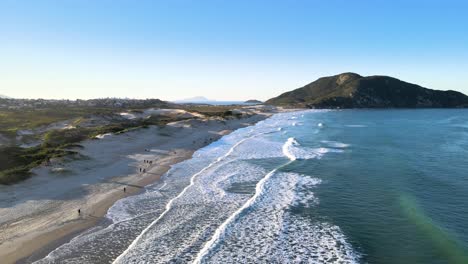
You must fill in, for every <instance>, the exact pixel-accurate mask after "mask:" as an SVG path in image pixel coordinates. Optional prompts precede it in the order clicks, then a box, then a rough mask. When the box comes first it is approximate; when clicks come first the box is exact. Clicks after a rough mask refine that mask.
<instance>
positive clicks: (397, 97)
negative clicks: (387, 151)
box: [266, 73, 468, 108]
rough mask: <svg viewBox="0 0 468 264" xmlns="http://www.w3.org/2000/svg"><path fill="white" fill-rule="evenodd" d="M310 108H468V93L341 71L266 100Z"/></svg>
mask: <svg viewBox="0 0 468 264" xmlns="http://www.w3.org/2000/svg"><path fill="white" fill-rule="evenodd" d="M266 104H272V105H282V106H292V107H308V108H425V107H427V108H429V107H434V108H451V107H468V96H466V95H464V94H462V93H460V92H456V91H440V90H432V89H427V88H424V87H421V86H419V85H416V84H411V83H407V82H404V81H400V80H398V79H396V78H392V77H388V76H368V77H363V76H360V75H359V74H356V73H342V74H339V75H335V76H330V77H323V78H320V79H318V80H316V81H314V82H312V83H310V84H307V85H306V86H304V87H302V88H299V89H296V90H293V91H290V92H286V93H284V94H282V95H280V96H278V97H275V98H272V99H270V100H268V101H266Z"/></svg>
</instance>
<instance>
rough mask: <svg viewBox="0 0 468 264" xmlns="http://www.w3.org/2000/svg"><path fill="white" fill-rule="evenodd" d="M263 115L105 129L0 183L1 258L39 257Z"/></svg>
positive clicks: (25, 260) (11, 260)
mask: <svg viewBox="0 0 468 264" xmlns="http://www.w3.org/2000/svg"><path fill="white" fill-rule="evenodd" d="M270 115H271V111H270V112H267V113H256V114H252V113H251V112H250V115H249V116H246V117H244V118H241V119H236V118H233V119H229V120H222V119H219V118H211V119H190V120H184V121H178V122H174V123H170V124H168V125H167V126H165V127H161V128H160V127H150V128H146V129H138V130H135V131H131V132H127V133H124V134H119V135H106V136H103V137H101V139H98V140H88V141H86V142H83V143H82V146H83V149H79V152H80V153H81V156H78V157H76V159H74V160H68V161H53V162H52V165H50V166H42V167H39V168H37V169H35V170H34V173H35V174H36V175H35V176H33V177H31V178H30V179H28V180H26V181H24V182H22V183H19V184H16V185H13V186H0V259H1V262H2V263H17V262H21V263H29V262H31V261H34V260H37V259H38V258H41V257H44V256H45V255H47V254H48V252H50V251H51V250H53V249H55V248H56V247H58V246H59V245H60V244H62V243H65V242H67V241H68V240H70V239H71V238H72V237H73V236H75V235H77V234H78V233H80V232H81V231H84V230H86V229H88V228H90V227H93V226H94V225H96V223H98V222H99V221H102V220H103V219H104V217H103V216H105V214H106V213H107V210H108V208H109V207H110V206H112V205H113V204H114V203H115V202H116V201H117V200H119V199H121V198H123V197H125V196H129V195H132V194H136V193H139V192H141V191H142V190H143V188H144V186H146V185H148V184H151V183H153V182H155V181H157V180H158V179H159V178H160V177H161V176H162V175H164V173H165V172H166V171H168V170H169V169H170V166H171V165H173V164H176V163H179V162H181V161H183V160H185V159H189V158H191V156H192V154H193V152H194V151H195V150H197V149H199V148H201V147H203V146H206V145H208V144H210V143H211V142H213V141H215V140H217V139H219V138H220V137H221V136H223V135H225V134H228V133H230V132H231V131H233V130H235V129H237V128H241V127H246V126H249V125H253V124H254V123H256V122H258V121H260V120H263V119H265V118H267V117H268V116H270ZM144 160H151V161H153V163H152V164H149V163H147V162H144ZM140 168H143V169H145V170H146V173H143V172H142V173H140V172H139V169H140ZM124 187H125V188H126V192H124V191H123V188H124ZM78 209H80V210H81V214H78Z"/></svg>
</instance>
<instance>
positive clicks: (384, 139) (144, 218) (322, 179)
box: [39, 110, 468, 264]
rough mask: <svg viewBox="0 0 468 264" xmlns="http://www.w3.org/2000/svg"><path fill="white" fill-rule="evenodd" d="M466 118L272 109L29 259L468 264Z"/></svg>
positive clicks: (465, 114) (458, 114)
mask: <svg viewBox="0 0 468 264" xmlns="http://www.w3.org/2000/svg"><path fill="white" fill-rule="evenodd" d="M467 158H468V111H466V110H343V111H320V110H311V111H304V112H293V113H283V114H278V115H275V116H273V117H272V118H269V119H267V120H265V121H263V122H259V123H258V124H257V125H255V126H253V127H248V128H244V129H239V130H237V131H235V132H233V133H232V134H230V135H228V136H225V137H223V138H222V139H220V140H219V141H217V142H214V143H212V144H211V145H209V146H207V147H205V148H203V149H200V150H198V151H197V152H196V153H195V154H194V156H193V158H192V159H190V160H187V161H184V162H182V163H180V164H177V165H175V166H173V167H172V169H171V170H170V171H169V172H168V173H167V174H166V175H164V176H163V177H162V180H161V181H158V182H157V183H155V184H153V185H150V186H147V187H146V188H145V192H143V193H142V194H140V195H136V196H132V197H128V198H125V199H122V200H120V201H119V202H117V203H116V204H115V205H114V206H113V207H112V208H110V209H109V212H108V214H107V221H104V222H103V223H102V224H101V225H99V226H97V227H94V228H92V229H91V230H88V231H87V232H85V233H83V234H81V235H79V236H78V237H76V238H74V239H73V240H72V241H70V242H69V243H67V244H64V245H62V246H61V247H59V248H57V249H56V250H54V251H53V252H51V253H50V254H49V255H48V256H47V257H46V258H44V259H42V260H40V261H39V263H383V264H385V263H434V264H438V263H468V162H467Z"/></svg>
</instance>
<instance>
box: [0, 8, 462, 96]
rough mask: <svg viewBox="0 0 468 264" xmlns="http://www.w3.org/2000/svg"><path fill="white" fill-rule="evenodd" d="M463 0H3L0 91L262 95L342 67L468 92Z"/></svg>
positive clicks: (25, 93)
mask: <svg viewBox="0 0 468 264" xmlns="http://www.w3.org/2000/svg"><path fill="white" fill-rule="evenodd" d="M467 2H468V1H427V0H426V1H409V0H408V1H393V0H392V1H379V0H372V1H371V0H369V1H348V0H342V1H338V0H323V1H313V0H310V1H272V0H270V1H221V0H220V1H205V0H203V1H202V0H201V1H179V0H172V1H169V0H168V1H142V0H139V1H133V0H132V1H131V0H128V1H119V0H112V1H107V0H101V1H100V0H57V1H47V0H41V1H36V0H31V1H21V0H11V1H8V0H0V94H5V95H8V96H13V97H22V98H35V97H42V98H72V99H73V98H97V97H132V98H161V99H166V100H173V99H181V98H187V97H192V96H198V95H202V96H206V97H208V98H212V99H219V100H244V99H251V98H255V99H267V98H269V97H272V96H276V95H278V94H279V93H282V92H284V91H287V90H291V89H293V88H297V87H300V86H302V85H305V84H307V83H309V82H311V81H313V80H315V79H317V78H318V77H321V76H327V75H334V74H338V73H341V72H346V71H352V72H357V73H359V74H361V75H377V74H378V75H390V76H394V77H397V78H399V79H402V80H405V81H409V82H413V83H418V84H420V85H422V86H425V87H429V88H434V89H442V90H447V89H452V90H458V91H462V92H464V93H468V15H467V11H468V3H467Z"/></svg>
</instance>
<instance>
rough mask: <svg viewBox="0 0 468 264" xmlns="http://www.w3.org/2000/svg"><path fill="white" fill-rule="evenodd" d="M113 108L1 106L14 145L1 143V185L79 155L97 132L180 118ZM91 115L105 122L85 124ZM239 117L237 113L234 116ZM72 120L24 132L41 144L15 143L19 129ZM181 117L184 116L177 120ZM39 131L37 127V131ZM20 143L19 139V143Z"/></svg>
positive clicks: (0, 131) (221, 109) (211, 109)
mask: <svg viewBox="0 0 468 264" xmlns="http://www.w3.org/2000/svg"><path fill="white" fill-rule="evenodd" d="M143 106H145V107H144V108H143V107H138V106H137V107H135V108H132V109H124V108H112V107H107V108H106V107H43V108H37V109H31V108H27V109H15V110H10V109H0V136H3V137H6V138H8V139H9V140H10V141H11V144H6V145H3V146H0V184H14V183H17V182H19V181H22V180H24V179H27V178H29V177H30V176H31V175H32V174H31V172H30V171H31V169H33V168H34V167H36V166H38V165H40V164H43V163H45V162H47V161H49V160H51V159H54V158H63V157H66V156H70V155H71V154H76V153H77V152H75V151H73V150H71V149H72V148H76V147H80V145H79V143H80V142H82V141H83V140H87V139H94V138H95V137H96V136H97V135H100V134H106V133H114V134H120V133H125V132H127V131H130V130H133V129H138V128H146V127H149V126H152V125H156V126H164V125H166V124H167V123H169V122H173V121H175V120H176V119H174V118H171V117H165V116H151V117H149V118H145V119H138V120H126V119H122V118H120V116H119V115H117V114H118V113H120V112H124V111H125V112H132V113H143V109H146V108H148V106H147V105H143ZM170 107H173V108H178V109H184V110H186V111H191V112H197V113H200V114H203V115H206V116H212V117H213V116H220V117H228V116H233V113H232V111H230V109H232V106H210V105H171V106H170ZM90 116H98V117H99V116H101V117H106V118H105V119H106V122H104V123H103V124H94V125H89V124H87V125H85V124H86V122H87V120H89V117H90ZM234 116H235V115H234ZM66 120H71V121H72V122H71V125H72V126H74V128H70V129H55V130H49V131H44V132H39V133H35V134H33V135H23V136H22V139H23V140H24V139H29V141H37V142H41V143H40V145H38V146H34V147H29V148H21V147H19V146H18V145H17V144H13V143H14V142H15V138H16V136H17V132H18V130H26V129H28V130H32V129H37V128H39V127H44V126H47V125H50V124H52V123H56V122H61V121H66ZM177 120H180V119H177ZM36 132H37V130H36ZM16 143H18V142H16Z"/></svg>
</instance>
